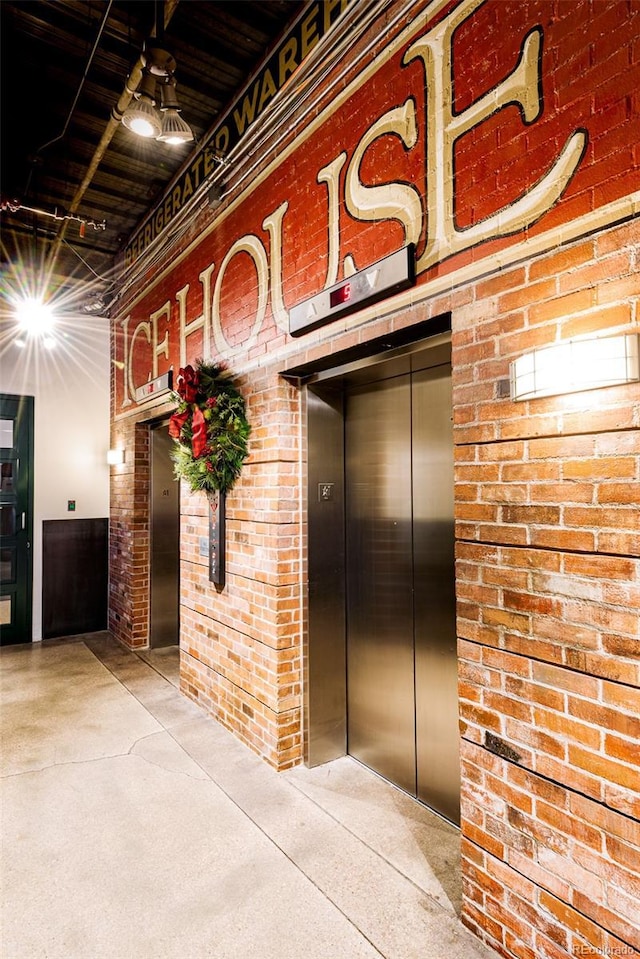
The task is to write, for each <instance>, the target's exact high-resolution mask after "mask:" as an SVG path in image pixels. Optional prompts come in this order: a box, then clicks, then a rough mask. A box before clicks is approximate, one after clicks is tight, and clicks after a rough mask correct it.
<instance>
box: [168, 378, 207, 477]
mask: <svg viewBox="0 0 640 959" xmlns="http://www.w3.org/2000/svg"><path fill="white" fill-rule="evenodd" d="M199 386H200V377H199V376H198V374H197V372H196V371H195V370H194V368H193V367H192V366H185V367H184V369H183V368H181V369H180V370H179V371H178V385H177V386H176V393H177V394H178V396H180V397H182V399H183V400H184V401H185V403H190V404H192V406H191V409H189V410H185V411H184V413H174V414H173V416H172V417H171V419H170V420H169V436H172V437H173V439H176V440H179V439H180V435H181V433H182V428H183V426H184V425H185V423H187V422H188V421H189V417H191V452H192V453H193V456H194V459H198V457H199V456H202V453H203V452H204V448H205V446H206V445H207V424H206V421H205V418H204V416H203V413H202V410H201V409H200V407H199V406H197V404H196V399H197V396H198V387H199Z"/></svg>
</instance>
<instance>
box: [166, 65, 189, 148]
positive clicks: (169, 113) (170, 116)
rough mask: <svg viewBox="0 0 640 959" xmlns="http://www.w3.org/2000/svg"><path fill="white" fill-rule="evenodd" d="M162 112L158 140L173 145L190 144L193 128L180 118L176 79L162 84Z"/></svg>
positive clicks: (170, 78) (168, 79)
mask: <svg viewBox="0 0 640 959" xmlns="http://www.w3.org/2000/svg"><path fill="white" fill-rule="evenodd" d="M160 112H161V114H162V131H161V133H160V135H159V136H158V140H160V141H161V142H162V143H170V144H172V145H177V144H180V143H189V142H190V141H191V140H193V131H192V130H191V127H190V126H189V124H188V123H187V122H186V120H183V119H182V117H181V116H180V104H179V103H178V98H177V96H176V81H175V78H174V77H168V78H167V80H166V82H165V83H161V84H160Z"/></svg>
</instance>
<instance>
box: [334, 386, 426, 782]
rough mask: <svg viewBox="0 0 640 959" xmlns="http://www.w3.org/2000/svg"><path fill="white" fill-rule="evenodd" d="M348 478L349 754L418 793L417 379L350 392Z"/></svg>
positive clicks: (346, 432)
mask: <svg viewBox="0 0 640 959" xmlns="http://www.w3.org/2000/svg"><path fill="white" fill-rule="evenodd" d="M345 473H346V475H345V501H346V573H347V700H348V701H347V727H348V731H347V737H348V745H349V752H350V753H351V755H352V756H355V757H356V758H357V759H360V760H361V761H362V762H363V763H365V764H366V765H367V766H371V768H372V769H375V770H376V771H377V772H379V773H380V774H381V775H382V776H385V777H386V778H387V779H390V780H391V781H392V782H394V783H397V784H398V785H399V786H401V787H402V788H403V789H406V790H407V792H410V793H413V795H415V792H416V761H415V701H414V693H413V676H414V662H413V595H412V594H413V588H412V586H413V584H412V579H413V576H412V547H411V538H412V530H411V393H410V389H409V377H406V376H402V377H395V378H393V379H389V380H382V381H380V382H378V383H374V384H371V385H369V386H366V387H360V388H358V389H355V390H353V391H350V392H349V393H348V394H347V397H346V418H345Z"/></svg>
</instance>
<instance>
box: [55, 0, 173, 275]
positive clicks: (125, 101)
mask: <svg viewBox="0 0 640 959" xmlns="http://www.w3.org/2000/svg"><path fill="white" fill-rule="evenodd" d="M179 2H180V0H165V2H164V3H163V4H162V6H163V7H164V11H163V13H164V15H163V17H162V30H161V35H162V31H164V30H165V29H166V27H167V26H168V24H169V22H170V20H171V17H172V16H173V14H174V13H175V11H176V7H177V6H178V3H179ZM156 32H157V25H154V28H153V30H152V31H151V36H152V37H155V35H156ZM143 67H144V61H143V59H142V55H141V56H139V57H138V59H137V60H136V62H135V64H134V66H133V69H132V70H131V73H130V74H129V76H128V77H127V81H126V83H125V85H124V90H123V91H122V93H121V94H120V99H119V100H118V102H117V103H116V105H115V106H114V107H113V109H112V110H111V116H110V117H109V120H108V122H107V125H106V127H105V129H104V132H103V134H102V137H101V139H100V143H99V144H98V146H97V147H96V149H95V153H94V154H93V157H92V158H91V162H90V163H89V166H88V167H87V172H86V173H85V175H84V178H83V180H82V183H81V184H80V186H79V187H78V188H77V190H76V192H75V193H74V195H73V199H72V200H71V203H70V204H69V208H68V211H67V212H68V213H69V214H73V213H75V212H76V211H77V209H78V207H79V206H80V203H81V202H82V198H83V197H84V195H85V193H86V192H87V190H88V189H89V186H90V184H91V181H92V180H93V177H94V176H95V172H96V170H97V169H98V167H99V165H100V162H101V160H102V158H103V157H104V155H105V153H106V152H107V149H108V147H109V144H110V143H111V141H112V139H113V137H114V134H115V132H116V130H117V129H118V127H119V126H120V121H121V120H122V114H123V113H124V111H125V110H126V109H127V107H128V106H129V104H130V103H131V99H132V97H133V94H134V93H135V91H136V90H137V88H138V84H139V83H140V79H141V77H142V70H143ZM67 223H68V221H65V222H64V223H63V224H62V227H61V228H60V232H59V233H58V235H57V236H56V238H55V240H54V241H53V244H52V246H51V250H50V251H49V268H50V269H51V268H52V267H53V265H54V263H55V261H56V258H57V256H58V253H59V252H60V248H61V246H62V241H63V240H64V235H65V233H66V229H67Z"/></svg>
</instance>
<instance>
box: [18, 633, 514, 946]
mask: <svg viewBox="0 0 640 959" xmlns="http://www.w3.org/2000/svg"><path fill="white" fill-rule="evenodd" d="M0 666H1V667H2V670H1V671H2V684H3V685H2V694H1V695H2V699H1V704H2V711H1V721H2V735H3V816H2V832H3V843H2V878H3V933H2V946H3V948H2V956H3V959H174V957H175V959H178V957H179V959H208V957H212V959H343V957H344V959H374V957H380V956H384V957H387V959H490V957H494V956H495V954H494V953H493V952H491V951H490V950H488V949H486V948H485V947H484V946H482V945H481V944H480V943H479V942H478V941H477V940H476V939H475V938H474V937H473V936H472V935H471V934H470V933H469V932H468V931H467V930H466V929H465V928H464V927H463V926H462V925H461V924H460V922H459V920H458V918H457V915H456V910H457V908H458V904H459V887H460V875H459V861H458V860H459V836H458V832H457V830H456V829H454V828H453V827H452V826H450V825H448V824H447V823H444V822H443V821H442V820H440V819H439V818H438V817H436V816H434V815H433V814H431V813H429V812H428V811H427V810H426V809H425V808H424V807H422V806H421V805H420V804H418V803H416V802H414V801H413V800H412V799H410V798H409V797H407V796H405V795H404V794H403V793H401V792H400V791H399V790H397V789H395V788H394V787H392V786H390V785H389V784H388V783H386V782H384V781H383V780H381V779H379V778H378V777H377V776H375V775H373V774H372V773H370V772H369V771H368V770H366V769H364V768H363V767H362V766H360V765H359V764H358V763H356V762H354V761H353V760H351V759H349V758H344V759H340V760H337V761H336V762H333V763H328V764H327V765H325V766H321V767H318V768H316V769H312V770H310V769H306V768H304V767H299V768H297V769H294V770H291V771H289V772H286V773H280V774H278V773H275V772H273V770H271V769H270V768H269V767H268V766H267V765H266V764H265V763H264V762H263V761H262V760H260V759H258V758H257V757H256V756H254V755H253V754H252V753H251V752H250V751H249V750H248V749H247V748H246V747H244V746H243V745H241V744H240V743H239V742H238V741H237V740H236V739H235V738H234V737H233V736H232V735H231V734H229V733H228V732H227V731H226V730H224V729H223V728H222V727H221V726H219V725H218V724H217V723H216V722H215V721H213V720H212V719H210V718H209V717H207V716H205V715H204V714H203V713H202V711H201V710H200V709H199V708H198V707H197V706H195V705H194V704H193V703H191V702H190V701H188V700H187V699H185V698H184V697H183V696H182V695H181V694H180V692H179V691H178V689H177V674H178V651H177V649H175V648H174V649H168V650H157V651H152V652H145V653H139V654H134V653H131V652H129V651H128V650H125V649H123V648H122V647H120V646H119V645H118V644H116V643H115V642H114V641H113V640H112V639H111V638H110V636H109V635H108V634H107V633H96V634H91V635H87V636H83V637H75V638H74V639H73V640H71V641H58V642H53V643H44V644H41V643H38V644H33V645H32V646H19V647H5V648H4V649H2V652H1V655H0Z"/></svg>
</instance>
